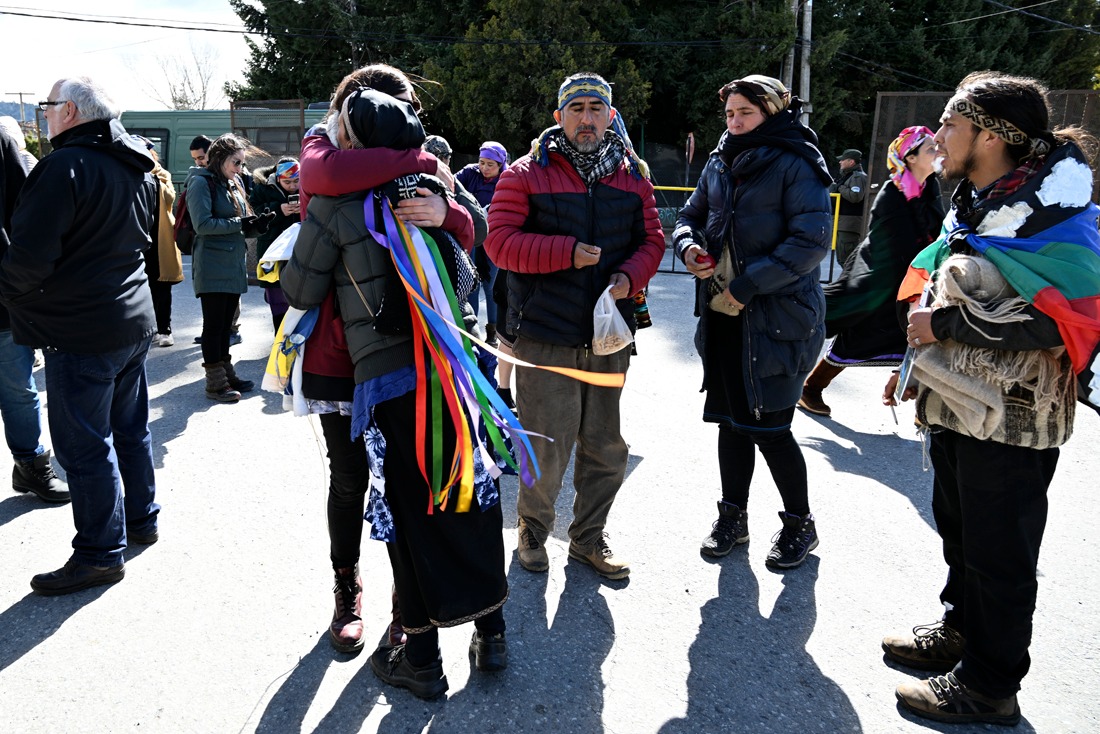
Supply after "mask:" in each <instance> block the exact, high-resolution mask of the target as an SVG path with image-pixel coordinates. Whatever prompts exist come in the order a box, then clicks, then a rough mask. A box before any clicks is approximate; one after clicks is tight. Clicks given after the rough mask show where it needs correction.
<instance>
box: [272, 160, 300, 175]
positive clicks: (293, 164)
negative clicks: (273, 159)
mask: <svg viewBox="0 0 1100 734" xmlns="http://www.w3.org/2000/svg"><path fill="white" fill-rule="evenodd" d="M275 175H276V176H278V177H279V178H298V162H297V161H283V162H282V163H279V164H278V165H276V166H275Z"/></svg>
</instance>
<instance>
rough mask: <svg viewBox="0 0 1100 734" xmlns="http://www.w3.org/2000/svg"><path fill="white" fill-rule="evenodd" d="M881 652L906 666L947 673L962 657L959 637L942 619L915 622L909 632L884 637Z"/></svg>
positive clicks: (961, 639) (961, 642) (961, 638)
mask: <svg viewBox="0 0 1100 734" xmlns="http://www.w3.org/2000/svg"><path fill="white" fill-rule="evenodd" d="M882 651H883V652H884V653H886V657H888V658H890V659H891V660H893V661H894V662H895V663H900V664H901V665H904V666H906V667H908V668H916V669H917V670H932V671H935V672H937V673H947V672H949V671H951V670H953V669H954V667H955V664H956V663H958V662H959V659H960V658H962V653H963V636H962V635H961V634H959V632H958V631H957V630H955V629H953V628H951V627H948V626H947V625H946V624H944V623H943V622H936V623H935V624H919V625H917V626H916V627H914V628H913V634H912V635H896V636H890V637H884V638H883V640H882Z"/></svg>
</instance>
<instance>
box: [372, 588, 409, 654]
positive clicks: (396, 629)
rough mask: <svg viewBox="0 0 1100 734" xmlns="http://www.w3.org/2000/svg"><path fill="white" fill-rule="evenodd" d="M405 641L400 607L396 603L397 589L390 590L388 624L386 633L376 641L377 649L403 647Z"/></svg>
mask: <svg viewBox="0 0 1100 734" xmlns="http://www.w3.org/2000/svg"><path fill="white" fill-rule="evenodd" d="M406 640H407V637H406V636H405V628H404V627H403V626H402V625H401V607H400V605H399V604H398V603H397V587H392V588H391V590H390V623H389V624H388V625H386V633H385V634H384V635H382V639H381V640H379V641H378V646H379V647H397V646H398V645H404V644H405V642H406Z"/></svg>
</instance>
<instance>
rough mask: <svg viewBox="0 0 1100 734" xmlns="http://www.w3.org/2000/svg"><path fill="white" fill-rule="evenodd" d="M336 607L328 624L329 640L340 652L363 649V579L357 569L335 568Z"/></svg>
mask: <svg viewBox="0 0 1100 734" xmlns="http://www.w3.org/2000/svg"><path fill="white" fill-rule="evenodd" d="M332 590H333V592H335V594H336V609H335V611H333V613H332V623H331V624H330V625H329V626H328V636H329V640H330V641H331V642H332V646H333V647H334V648H336V649H337V650H339V651H340V652H359V651H360V650H362V649H363V581H362V579H360V578H359V573H358V569H357V568H355V567H354V566H353V567H351V568H338V569H336V585H335V586H333V587H332Z"/></svg>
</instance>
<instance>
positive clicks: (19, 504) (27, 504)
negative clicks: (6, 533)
mask: <svg viewBox="0 0 1100 734" xmlns="http://www.w3.org/2000/svg"><path fill="white" fill-rule="evenodd" d="M62 507H64V508H65V509H66V510H69V504H68V503H67V502H65V503H56V502H54V503H49V502H43V501H42V500H40V499H38V498H37V497H35V496H34V495H33V494H23V495H17V496H15V497H6V498H5V499H3V500H0V527H3V526H4V525H7V524H8V523H9V522H11V521H12V520H14V519H16V518H17V517H22V516H23V515H26V514H27V513H28V512H34V511H35V510H48V509H50V508H55V509H57V508H62ZM69 512H70V513H71V512H72V511H71V510H69ZM70 516H71V515H70Z"/></svg>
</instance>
